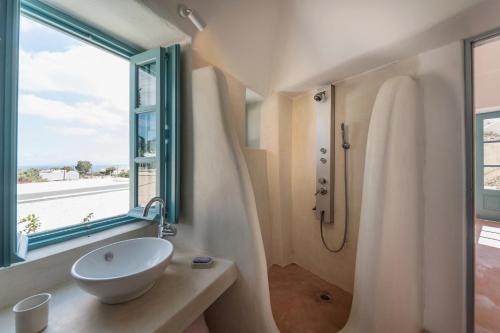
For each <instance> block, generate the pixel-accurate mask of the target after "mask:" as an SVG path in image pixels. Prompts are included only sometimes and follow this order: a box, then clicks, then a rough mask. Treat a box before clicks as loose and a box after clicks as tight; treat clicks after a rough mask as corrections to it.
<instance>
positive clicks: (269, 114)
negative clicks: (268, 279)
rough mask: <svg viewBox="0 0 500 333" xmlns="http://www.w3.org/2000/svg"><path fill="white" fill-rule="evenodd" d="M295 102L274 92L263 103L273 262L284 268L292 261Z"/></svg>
mask: <svg viewBox="0 0 500 333" xmlns="http://www.w3.org/2000/svg"><path fill="white" fill-rule="evenodd" d="M291 111H292V103H291V100H290V99H289V98H288V97H286V96H284V95H283V94H279V93H274V94H272V95H270V96H269V97H268V98H266V100H265V101H264V102H263V104H262V111H261V112H262V114H261V124H262V128H261V146H262V148H263V149H265V150H266V151H267V176H268V184H269V202H270V205H269V207H270V216H271V220H272V228H271V258H272V259H271V260H272V263H273V264H278V265H281V266H284V265H286V264H289V263H291V262H292V257H293V248H292V227H291V224H292V183H291V180H292V178H291V177H292V175H291V158H292V131H291V120H292V112H291Z"/></svg>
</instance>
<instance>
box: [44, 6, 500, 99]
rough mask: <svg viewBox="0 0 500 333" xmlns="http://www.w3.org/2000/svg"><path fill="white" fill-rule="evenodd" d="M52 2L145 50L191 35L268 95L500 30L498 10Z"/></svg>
mask: <svg viewBox="0 0 500 333" xmlns="http://www.w3.org/2000/svg"><path fill="white" fill-rule="evenodd" d="M47 1H49V2H51V3H55V4H56V5H57V6H58V7H60V8H63V9H64V10H66V11H70V12H71V13H72V14H74V15H76V16H78V17H80V18H84V19H85V20H86V21H88V22H89V23H92V24H95V25H97V26H98V27H101V28H102V29H103V30H105V31H108V32H111V33H113V34H114V35H116V36H118V37H121V38H125V39H127V40H129V41H130V42H133V43H135V44H137V45H139V46H142V47H144V48H150V47H155V46H158V45H166V44H170V43H172V42H175V41H180V40H182V39H185V37H186V35H188V36H190V37H192V41H193V49H194V50H195V52H197V53H199V54H200V55H201V56H202V57H203V58H205V60H207V61H209V62H211V63H213V64H214V65H216V66H218V67H220V68H221V69H223V70H225V71H227V72H229V73H230V74H232V75H233V76H235V77H236V78H238V79H239V80H240V81H242V82H243V83H244V84H245V85H247V86H248V87H249V88H251V89H253V90H254V91H256V92H258V93H259V94H262V95H266V94H268V93H269V92H270V91H273V90H275V91H288V92H296V91H304V90H308V89H312V88H314V87H316V86H319V85H323V84H326V83H331V82H333V81H337V80H340V79H343V78H345V77H347V76H351V75H354V74H358V73H360V72H363V71H366V70H368V69H371V68H374V67H377V66H381V65H384V64H387V63H389V62H392V61H395V60H398V59H401V58H402V57H408V56H411V55H412V54H415V53H417V52H421V51H423V50H425V49H429V48H432V47H436V46H439V45H442V44H443V43H445V42H450V41H452V40H458V39H460V38H462V37H463V36H464V34H470V33H473V32H475V31H476V30H477V29H483V28H485V29H486V28H489V27H490V26H491V25H493V26H494V24H498V25H500V15H497V14H495V13H498V9H500V4H499V3H500V1H497V0H177V1H172V0H106V1H102V0H101V1H99V0H86V1H72V0H47ZM179 3H183V4H185V5H187V6H189V7H192V8H194V9H195V10H196V11H197V13H198V14H199V15H200V16H201V17H202V18H203V20H204V21H205V22H206V24H207V26H206V29H205V30H204V31H203V32H200V33H199V32H197V31H196V30H195V29H194V27H193V26H192V25H191V24H190V23H189V21H187V20H184V19H181V18H180V17H179V16H178V15H177V6H178V4H179ZM485 3H488V6H490V7H492V6H496V7H494V9H496V11H495V10H490V9H491V8H489V7H487V6H486V5H485ZM483 21H484V22H483ZM167 22H168V23H167ZM485 22H487V23H488V24H486V23H485ZM184 33H185V34H186V35H184Z"/></svg>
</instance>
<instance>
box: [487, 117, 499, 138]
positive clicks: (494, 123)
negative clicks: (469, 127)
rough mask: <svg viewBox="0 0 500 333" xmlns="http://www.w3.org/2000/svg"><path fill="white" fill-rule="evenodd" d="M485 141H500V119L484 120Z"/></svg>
mask: <svg viewBox="0 0 500 333" xmlns="http://www.w3.org/2000/svg"><path fill="white" fill-rule="evenodd" d="M483 140H484V141H500V118H491V119H484V120H483Z"/></svg>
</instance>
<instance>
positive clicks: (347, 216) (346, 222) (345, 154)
mask: <svg viewBox="0 0 500 333" xmlns="http://www.w3.org/2000/svg"><path fill="white" fill-rule="evenodd" d="M342 148H343V149H344V209H345V215H344V235H343V236H342V244H340V246H339V247H338V248H336V249H332V248H330V247H329V246H328V244H327V243H326V240H325V235H324V233H323V224H324V219H325V211H324V210H322V211H321V215H320V223H319V228H320V232H321V241H322V242H323V245H324V246H325V248H326V249H327V250H328V251H330V252H333V253H338V252H340V251H342V249H343V248H344V247H345V245H346V243H347V226H348V224H349V222H348V221H349V208H348V207H349V204H348V202H347V198H348V195H347V194H348V192H347V150H348V149H349V145H348V144H345V143H344V144H343V145H342ZM334 187H335V185H334Z"/></svg>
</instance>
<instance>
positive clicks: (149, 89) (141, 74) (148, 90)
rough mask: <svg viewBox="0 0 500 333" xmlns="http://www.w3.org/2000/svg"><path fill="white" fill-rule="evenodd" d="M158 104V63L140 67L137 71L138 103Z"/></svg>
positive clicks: (139, 104)
mask: <svg viewBox="0 0 500 333" xmlns="http://www.w3.org/2000/svg"><path fill="white" fill-rule="evenodd" d="M155 104H156V63H154V62H153V63H150V64H146V65H142V66H139V67H138V73H137V105H136V107H138V108H139V107H141V106H150V105H155Z"/></svg>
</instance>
